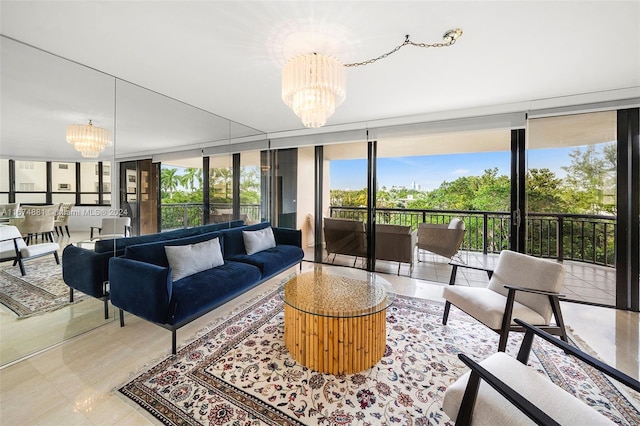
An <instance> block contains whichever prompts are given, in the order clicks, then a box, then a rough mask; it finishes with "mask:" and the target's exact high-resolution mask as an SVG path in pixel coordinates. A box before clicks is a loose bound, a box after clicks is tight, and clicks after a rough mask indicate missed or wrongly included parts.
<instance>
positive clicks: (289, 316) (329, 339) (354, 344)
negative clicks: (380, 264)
mask: <svg viewBox="0 0 640 426" xmlns="http://www.w3.org/2000/svg"><path fill="white" fill-rule="evenodd" d="M386 324H387V314H386V309H383V310H381V311H379V312H376V313H373V314H369V315H363V316H356V317H349V318H336V317H328V316H321V315H314V314H310V313H307V312H303V311H300V310H298V309H295V308H293V307H291V306H289V305H287V304H285V306H284V339H285V345H286V347H287V349H288V350H289V353H290V354H291V355H292V356H293V357H294V358H295V360H296V361H298V362H299V363H301V364H302V365H304V366H306V367H309V368H311V369H312V370H315V371H318V372H322V373H330V374H353V373H357V372H359V371H363V370H366V369H368V368H371V367H373V366H374V365H375V364H376V363H377V362H378V361H380V359H381V358H382V355H384V351H385V347H386V343H387V329H386Z"/></svg>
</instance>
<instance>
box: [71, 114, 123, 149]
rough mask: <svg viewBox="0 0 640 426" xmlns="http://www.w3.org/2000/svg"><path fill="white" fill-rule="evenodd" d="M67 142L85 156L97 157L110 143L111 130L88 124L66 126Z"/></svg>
mask: <svg viewBox="0 0 640 426" xmlns="http://www.w3.org/2000/svg"><path fill="white" fill-rule="evenodd" d="M67 142H69V143H70V144H72V145H73V146H74V147H75V149H76V151H79V152H80V155H82V156H83V157H85V158H98V156H99V155H100V153H101V152H102V151H104V149H105V147H107V146H111V145H112V138H111V131H110V130H107V129H103V128H101V127H95V126H94V125H93V123H92V122H91V120H89V124H70V125H69V126H67Z"/></svg>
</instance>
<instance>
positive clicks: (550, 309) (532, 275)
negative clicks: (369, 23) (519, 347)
mask: <svg viewBox="0 0 640 426" xmlns="http://www.w3.org/2000/svg"><path fill="white" fill-rule="evenodd" d="M564 276H565V269H564V266H562V265H561V264H560V263H556V262H552V261H549V260H545V259H539V258H536V257H533V256H529V255H526V254H522V253H516V252H513V251H509V250H503V251H502V252H500V256H499V257H498V263H497V264H496V267H495V269H494V271H493V274H492V275H491V279H490V280H489V285H488V286H487V287H464V286H458V285H455V284H454V283H450V284H449V286H447V287H445V288H444V290H443V292H442V297H444V298H445V299H446V303H445V307H444V315H443V316H442V324H445V325H446V324H447V320H448V317H449V310H450V308H451V305H452V304H453V305H455V306H456V307H458V308H459V309H461V310H462V311H464V312H466V313H467V314H469V315H471V316H472V317H474V318H475V319H477V320H478V321H480V322H481V323H483V324H484V325H486V326H487V327H489V328H490V329H492V330H494V331H496V332H497V333H498V334H500V342H499V344H498V351H500V352H504V350H505V348H506V346H507V339H508V337H509V332H510V331H522V327H520V326H518V325H517V324H515V323H514V322H513V321H512V318H520V319H522V320H525V321H527V322H529V323H531V324H533V325H535V326H538V327H540V328H543V329H545V330H547V331H549V332H551V333H553V334H556V335H559V336H560V338H561V339H562V340H564V341H565V342H566V341H567V334H566V331H565V326H564V320H563V318H562V312H561V310H560V297H561V296H563V295H561V294H560V293H559V291H560V288H561V287H562V283H563V282H564ZM552 316H553V317H554V318H555V324H551V317H552Z"/></svg>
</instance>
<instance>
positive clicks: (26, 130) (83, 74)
mask: <svg viewBox="0 0 640 426" xmlns="http://www.w3.org/2000/svg"><path fill="white" fill-rule="evenodd" d="M0 43H1V44H0V51H1V62H2V71H1V73H2V74H1V76H0V77H1V87H0V92H1V98H0V102H1V117H0V118H1V126H0V204H7V203H9V202H19V203H20V204H21V205H23V206H24V205H37V206H45V205H58V206H59V205H60V203H67V204H73V206H72V207H71V215H70V217H69V220H68V224H67V226H68V229H69V233H68V234H67V232H66V230H64V232H61V234H58V235H56V234H54V241H55V242H56V243H58V244H59V246H60V259H61V261H62V260H63V256H62V251H63V249H64V248H65V247H66V246H67V245H69V244H73V245H76V246H79V247H83V248H86V249H88V250H91V249H92V247H93V244H92V242H91V241H90V229H91V227H92V226H96V227H97V226H100V225H101V223H102V220H103V219H107V220H110V219H114V220H115V218H117V217H119V216H129V217H131V221H132V224H133V234H134V235H137V234H149V233H154V232H159V231H161V230H163V226H162V215H163V213H164V209H165V207H166V206H163V194H162V193H161V191H160V179H161V176H160V174H161V173H162V170H161V169H162V165H163V164H165V163H166V165H167V166H172V164H173V165H174V166H175V167H176V168H177V169H179V170H180V174H181V175H184V171H185V170H187V173H189V172H192V171H191V170H188V169H189V168H192V169H194V170H195V172H194V173H195V174H196V176H197V173H198V172H197V171H198V170H202V168H203V167H204V164H205V163H206V162H209V160H210V159H209V158H207V157H205V156H204V155H203V148H204V147H223V146H228V145H229V144H231V143H232V142H233V141H234V140H237V139H238V138H247V137H254V138H263V139H264V135H261V134H260V132H258V131H256V130H254V129H251V128H248V127H245V126H242V125H240V124H238V123H233V122H230V121H228V120H226V119H224V118H221V117H219V116H216V115H214V114H211V113H209V112H207V111H203V110H201V109H198V108H195V107H193V106H190V105H188V104H185V103H183V102H180V101H178V100H175V99H172V98H169V97H166V96H164V95H162V94H159V93H156V92H153V91H151V90H147V89H145V88H142V87H140V86H137V85H135V84H132V83H129V82H126V81H122V80H120V79H118V78H115V77H114V76H110V75H108V74H105V73H102V72H100V71H97V70H94V69H91V68H88V67H86V66H84V65H81V64H78V63H75V62H72V61H69V60H66V59H64V58H61V57H58V56H56V55H53V54H50V53H48V52H44V51H42V50H39V49H37V48H34V47H32V46H28V45H25V44H23V43H20V42H19V41H16V40H12V39H9V38H6V37H1V38H0ZM89 120H91V122H92V125H94V126H96V127H101V128H104V129H107V130H109V131H111V132H112V135H113V138H112V142H113V143H112V145H111V146H109V147H107V148H106V149H105V150H104V151H103V152H102V153H100V155H99V156H98V158H84V157H82V156H81V154H80V152H78V151H76V150H75V149H74V146H72V145H71V144H69V143H67V141H66V137H65V135H66V129H67V126H68V125H70V124H87V123H88V122H89ZM231 157H232V156H231V155H229V156H228V159H227V162H228V164H227V163H225V164H224V166H225V167H229V168H230V167H232V164H231V163H230V161H231V159H230V158H231ZM171 158H173V159H174V160H175V161H171V160H170V159H171ZM165 160H166V161H165ZM187 160H188V161H187ZM212 165H213V163H212ZM216 167H217V166H216ZM179 185H180V188H182V189H184V188H189V189H193V190H197V189H199V190H200V192H201V193H202V192H203V189H204V186H205V185H204V184H203V183H199V184H198V183H195V181H191V182H188V181H187V180H182V181H181V182H180V183H179ZM202 201H204V199H203V200H202ZM176 204H180V207H181V208H182V209H183V210H184V208H185V206H186V204H187V203H185V202H183V201H180V202H177V203H176ZM199 204H200V207H199V212H198V215H197V216H198V220H197V221H196V222H194V223H188V222H180V223H179V224H176V225H175V226H176V227H183V226H194V225H197V224H200V223H202V222H203V221H204V220H205V219H204V216H203V214H204V210H205V209H204V208H203V207H202V205H203V203H202V202H200V203H199ZM209 213H210V212H209ZM181 217H184V214H181ZM17 220H20V219H19V218H13V221H12V222H11V225H15V224H16V223H17ZM4 224H5V225H10V223H9V221H8V220H7V221H6V222H5V223H4ZM63 229H64V228H63ZM37 242H38V243H40V242H41V240H40V241H37ZM49 257H50V258H49ZM25 267H26V275H25V276H24V277H22V276H21V274H20V271H19V268H18V266H14V265H13V262H12V261H8V262H1V263H0V366H2V365H7V364H9V363H12V362H14V361H16V360H19V359H21V358H23V357H25V356H28V355H30V354H33V353H36V352H38V351H41V350H43V349H45V348H47V347H50V346H53V345H56V344H58V343H60V342H62V341H64V340H66V339H70V338H72V337H75V336H78V335H80V334H83V333H85V332H87V331H90V330H94V329H96V328H99V327H101V326H104V325H106V324H110V323H111V322H112V321H113V320H114V318H115V317H116V316H117V311H116V309H114V308H113V307H112V306H111V304H108V316H109V318H108V319H105V318H104V317H105V312H104V304H103V301H101V300H98V299H95V298H92V297H88V296H84V295H82V294H79V292H77V291H76V292H75V298H74V302H73V303H70V302H69V287H68V286H67V285H66V284H65V283H64V281H63V280H62V274H61V267H59V266H57V265H56V263H55V260H54V257H53V256H45V257H42V258H37V259H32V260H28V261H26V262H25ZM54 278H55V279H54ZM47 304H50V306H46V305H47ZM22 305H24V306H22Z"/></svg>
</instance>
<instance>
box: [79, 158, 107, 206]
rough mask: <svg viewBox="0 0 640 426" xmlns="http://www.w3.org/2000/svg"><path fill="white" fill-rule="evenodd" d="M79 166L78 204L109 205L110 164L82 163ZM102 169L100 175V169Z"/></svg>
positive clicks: (105, 162)
mask: <svg viewBox="0 0 640 426" xmlns="http://www.w3.org/2000/svg"><path fill="white" fill-rule="evenodd" d="M79 165H80V191H79V192H80V204H92V205H110V204H111V179H110V175H111V163H110V162H108V161H104V162H102V163H100V162H94V161H90V162H82V163H79ZM101 168H102V174H100V169H101Z"/></svg>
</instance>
